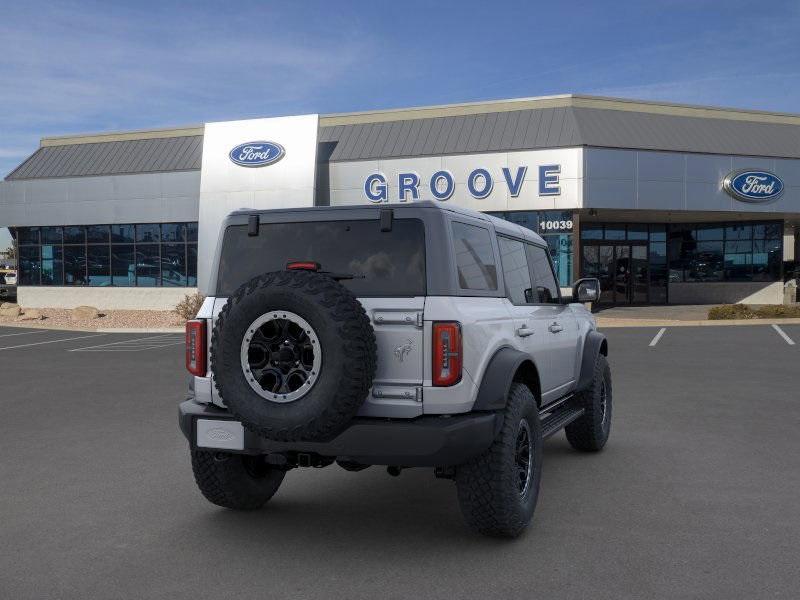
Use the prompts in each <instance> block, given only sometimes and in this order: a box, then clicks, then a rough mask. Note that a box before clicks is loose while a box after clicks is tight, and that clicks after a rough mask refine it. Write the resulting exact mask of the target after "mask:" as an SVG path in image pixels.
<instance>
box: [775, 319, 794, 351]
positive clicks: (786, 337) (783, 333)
mask: <svg viewBox="0 0 800 600" xmlns="http://www.w3.org/2000/svg"><path fill="white" fill-rule="evenodd" d="M772 328H773V329H774V330H775V331H777V332H778V335H779V336H781V337H782V338H783V339H784V340H785V341H786V343H787V344H789V345H790V346H794V340H793V339H792V338H790V337H789V336H788V335H786V332H785V331H784V330H783V329H781V328H780V327H778V326H777V325H775V324H773V325H772Z"/></svg>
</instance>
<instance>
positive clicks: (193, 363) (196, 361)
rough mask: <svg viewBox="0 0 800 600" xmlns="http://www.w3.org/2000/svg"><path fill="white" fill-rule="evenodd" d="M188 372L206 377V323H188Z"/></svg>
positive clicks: (202, 320)
mask: <svg viewBox="0 0 800 600" xmlns="http://www.w3.org/2000/svg"><path fill="white" fill-rule="evenodd" d="M186 370H187V371H189V373H191V374H192V375H197V376H198V377H205V376H206V322H205V320H204V319H197V320H195V321H187V322H186Z"/></svg>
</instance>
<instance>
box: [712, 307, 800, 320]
mask: <svg viewBox="0 0 800 600" xmlns="http://www.w3.org/2000/svg"><path fill="white" fill-rule="evenodd" d="M708 318H709V320H712V321H718V320H722V319H797V318H800V305H792V306H786V305H783V304H764V305H761V306H752V305H750V304H725V305H723V306H715V307H713V308H711V310H709V311H708Z"/></svg>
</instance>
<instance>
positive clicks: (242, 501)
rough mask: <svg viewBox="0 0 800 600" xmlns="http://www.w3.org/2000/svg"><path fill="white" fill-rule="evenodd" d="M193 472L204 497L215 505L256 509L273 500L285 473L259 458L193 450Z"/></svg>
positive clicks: (237, 508)
mask: <svg viewBox="0 0 800 600" xmlns="http://www.w3.org/2000/svg"><path fill="white" fill-rule="evenodd" d="M192 471H193V472H194V480H195V481H196V482H197V487H198V488H200V492H202V494H203V496H205V497H206V499H207V500H208V501H209V502H211V503H212V504H216V505H217V506H222V507H224V508H232V509H235V510H256V509H259V508H261V507H262V506H264V504H266V503H267V501H268V500H269V499H270V498H272V496H273V495H274V494H275V492H277V491H278V488H279V487H280V485H281V482H282V481H283V476H284V475H285V472H284V471H281V470H279V469H276V468H275V467H272V466H270V465H268V464H266V463H265V462H264V461H263V459H262V458H261V457H259V456H248V455H245V454H232V453H228V452H206V451H202V450H194V451H192Z"/></svg>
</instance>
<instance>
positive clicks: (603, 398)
mask: <svg viewBox="0 0 800 600" xmlns="http://www.w3.org/2000/svg"><path fill="white" fill-rule="evenodd" d="M600 414H601V415H602V417H601V421H600V425H602V426H603V427H605V426H606V419H607V418H608V389H607V388H606V382H605V380H603V381H601V382H600Z"/></svg>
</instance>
